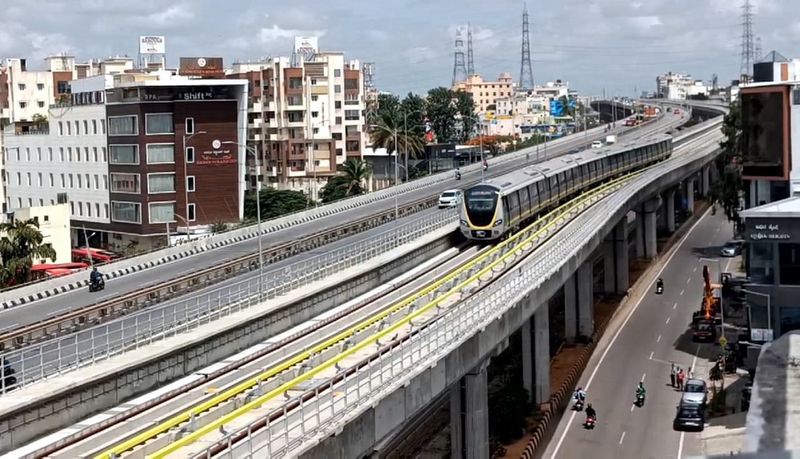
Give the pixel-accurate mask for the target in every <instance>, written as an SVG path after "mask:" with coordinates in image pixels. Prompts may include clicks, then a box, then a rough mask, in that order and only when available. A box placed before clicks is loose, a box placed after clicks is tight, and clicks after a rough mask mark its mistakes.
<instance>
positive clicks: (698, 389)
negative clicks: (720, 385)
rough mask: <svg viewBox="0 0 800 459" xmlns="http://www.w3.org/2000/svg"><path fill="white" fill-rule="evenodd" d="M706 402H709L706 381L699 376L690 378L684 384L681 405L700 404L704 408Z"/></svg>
mask: <svg viewBox="0 0 800 459" xmlns="http://www.w3.org/2000/svg"><path fill="white" fill-rule="evenodd" d="M706 403H708V386H706V382H705V381H703V380H702V379H699V378H691V379H688V380H687V381H686V382H685V383H684V384H683V393H682V394H681V405H700V406H701V407H703V408H704V407H705V406H706Z"/></svg>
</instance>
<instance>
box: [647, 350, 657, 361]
mask: <svg viewBox="0 0 800 459" xmlns="http://www.w3.org/2000/svg"><path fill="white" fill-rule="evenodd" d="M655 353H656V351H650V358H649V359H648V360H653V354H655Z"/></svg>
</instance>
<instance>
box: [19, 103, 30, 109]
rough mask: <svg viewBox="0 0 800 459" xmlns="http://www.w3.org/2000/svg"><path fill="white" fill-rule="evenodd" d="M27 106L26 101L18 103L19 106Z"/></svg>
mask: <svg viewBox="0 0 800 459" xmlns="http://www.w3.org/2000/svg"><path fill="white" fill-rule="evenodd" d="M27 106H28V103H27V102H20V103H19V108H25V107H27Z"/></svg>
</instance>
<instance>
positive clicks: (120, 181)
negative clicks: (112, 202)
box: [111, 172, 142, 194]
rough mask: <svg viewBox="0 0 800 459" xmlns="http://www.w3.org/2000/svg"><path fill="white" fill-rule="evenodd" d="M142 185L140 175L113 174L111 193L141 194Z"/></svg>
mask: <svg viewBox="0 0 800 459" xmlns="http://www.w3.org/2000/svg"><path fill="white" fill-rule="evenodd" d="M141 191H142V189H141V183H140V176H139V174H122V173H116V172H114V173H112V174H111V192H112V193H132V194H139V193H141Z"/></svg>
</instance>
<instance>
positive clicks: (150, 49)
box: [139, 35, 167, 54]
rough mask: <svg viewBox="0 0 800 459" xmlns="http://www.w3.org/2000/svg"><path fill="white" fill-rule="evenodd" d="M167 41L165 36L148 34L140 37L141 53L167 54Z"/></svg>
mask: <svg viewBox="0 0 800 459" xmlns="http://www.w3.org/2000/svg"><path fill="white" fill-rule="evenodd" d="M166 53H167V43H166V41H165V40H164V37H163V36H159V35H147V36H140V37H139V54H166Z"/></svg>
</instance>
